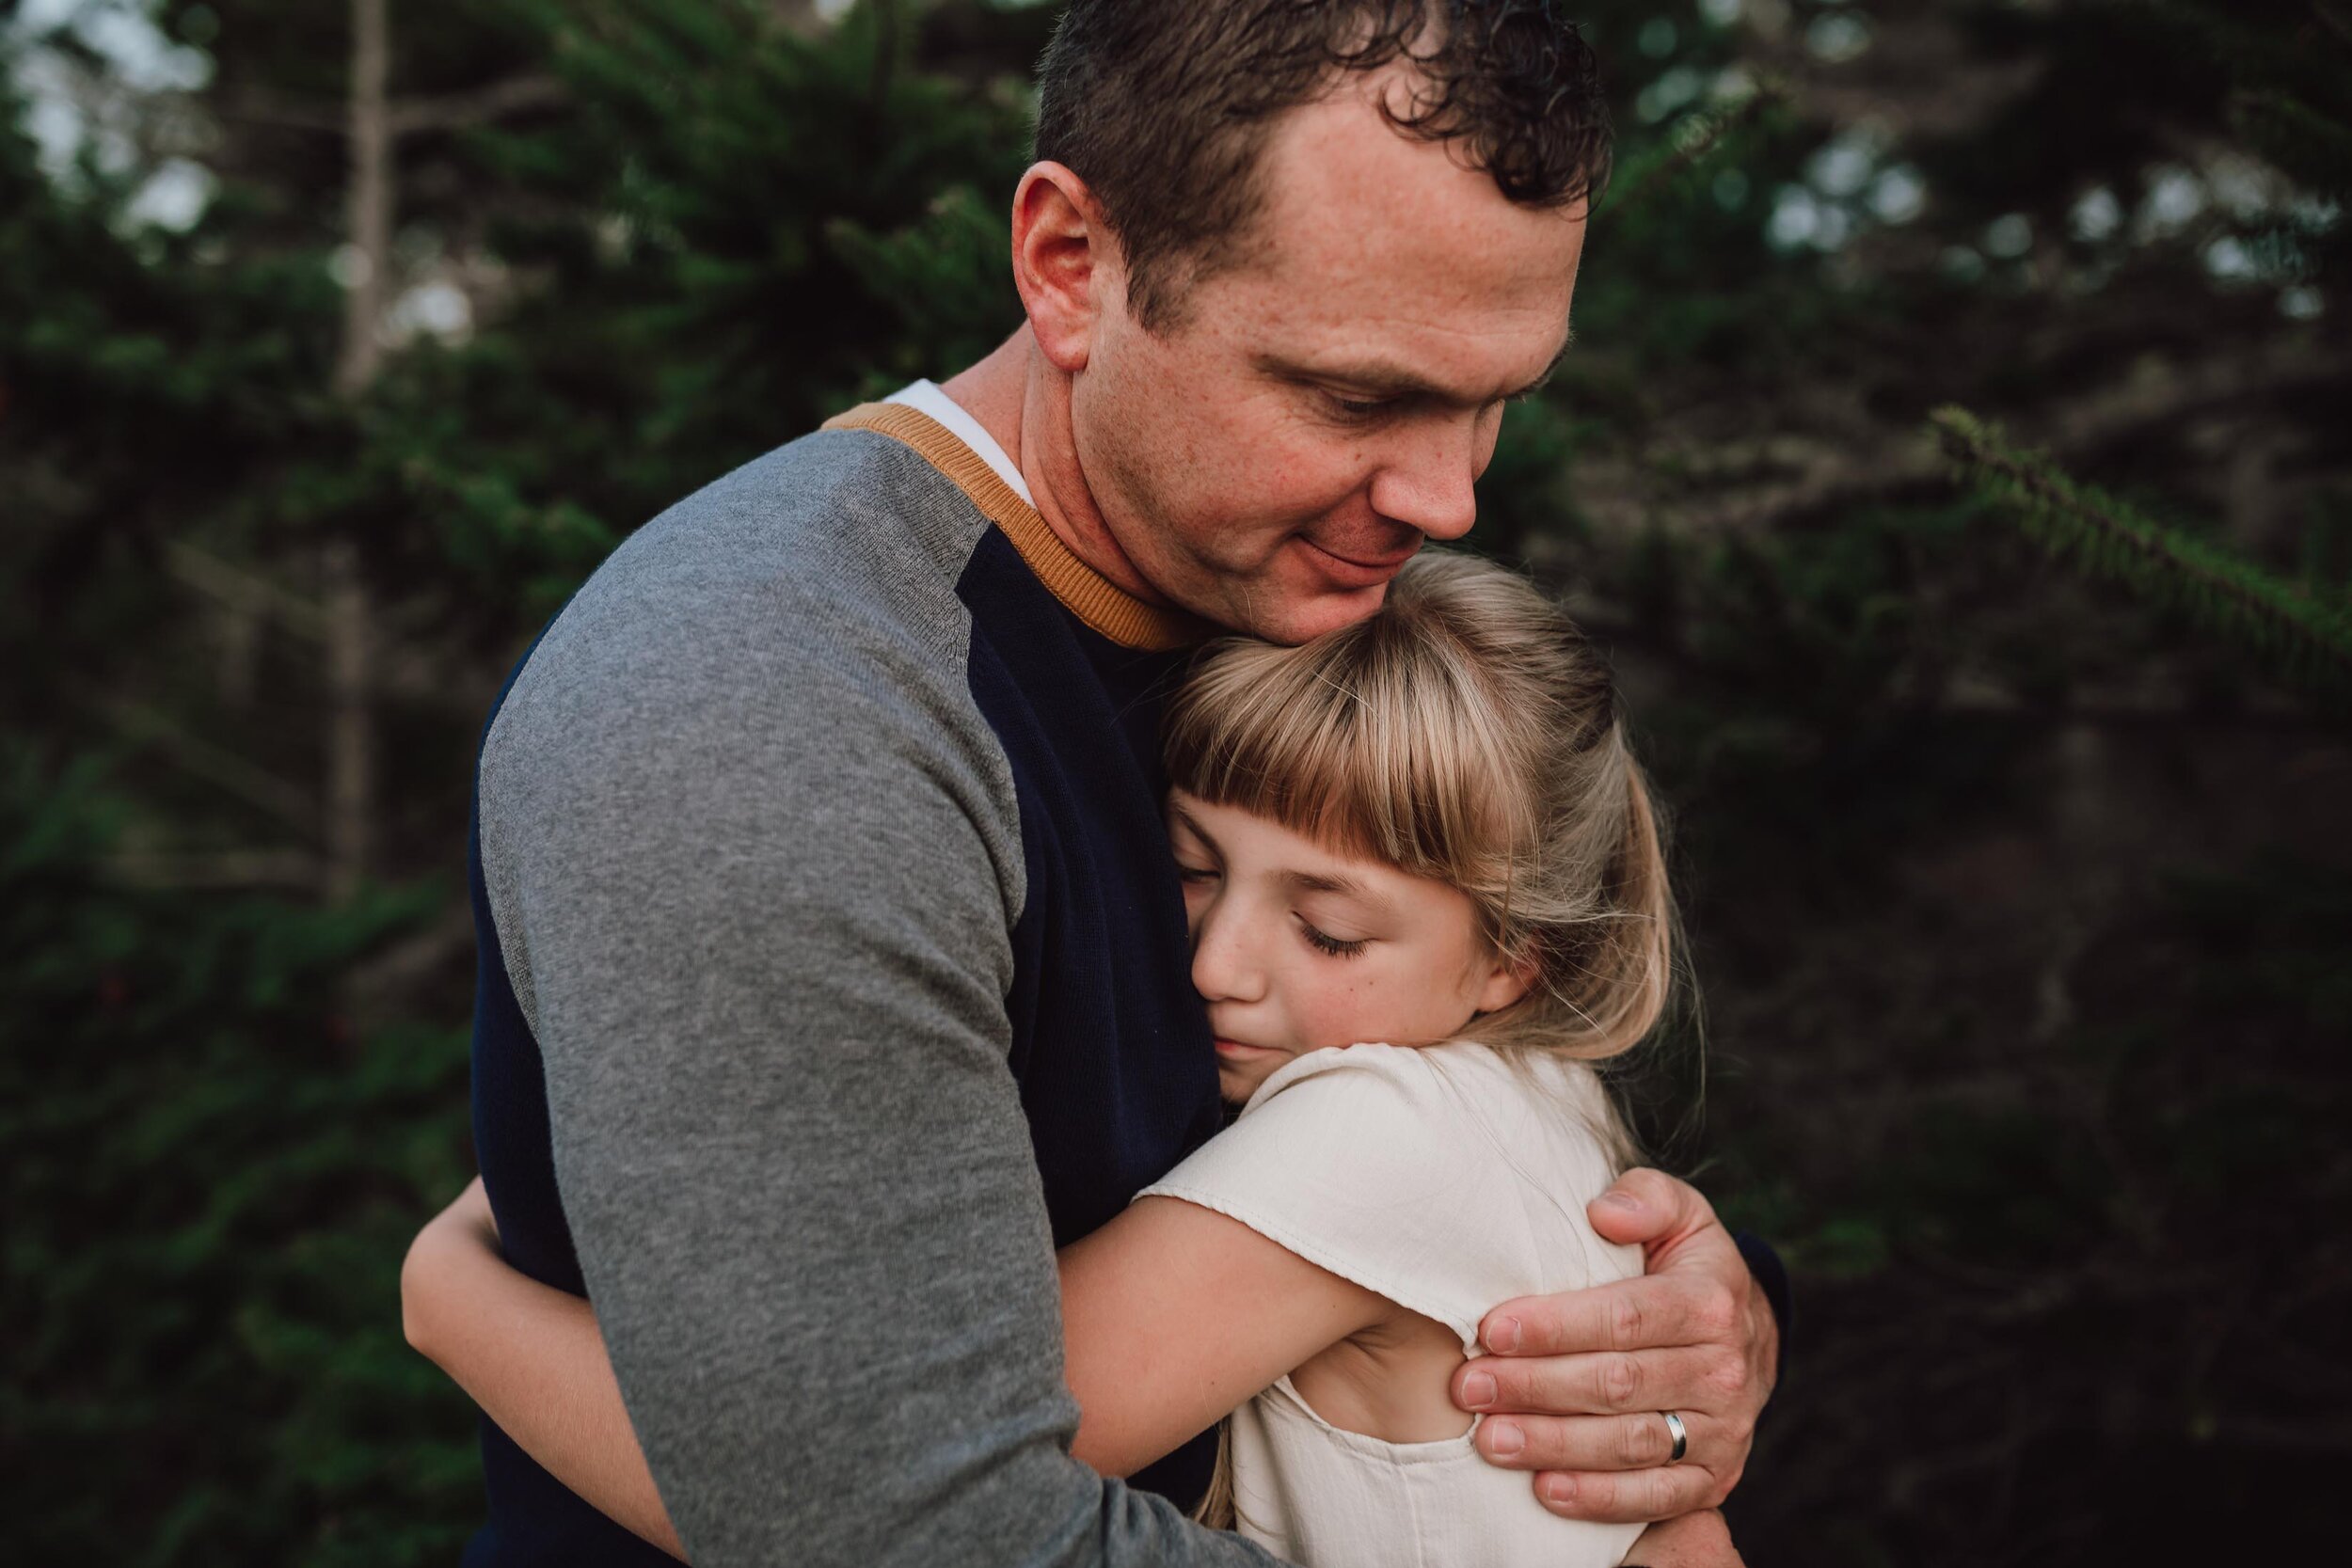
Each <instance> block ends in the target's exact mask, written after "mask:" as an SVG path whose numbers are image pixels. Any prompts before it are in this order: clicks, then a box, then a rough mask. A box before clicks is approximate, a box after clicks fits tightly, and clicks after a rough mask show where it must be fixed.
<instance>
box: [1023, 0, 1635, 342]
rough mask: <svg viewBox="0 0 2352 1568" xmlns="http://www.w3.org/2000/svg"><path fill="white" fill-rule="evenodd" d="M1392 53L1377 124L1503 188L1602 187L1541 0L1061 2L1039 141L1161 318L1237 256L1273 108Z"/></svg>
mask: <svg viewBox="0 0 2352 1568" xmlns="http://www.w3.org/2000/svg"><path fill="white" fill-rule="evenodd" d="M1398 62H1403V63H1405V64H1406V65H1408V66H1409V67H1410V69H1411V71H1412V76H1411V83H1412V86H1411V88H1410V90H1409V92H1408V93H1407V94H1406V95H1405V96H1404V98H1403V99H1402V101H1401V102H1388V103H1384V104H1383V112H1384V113H1386V114H1387V116H1388V119H1389V122H1390V123H1391V125H1392V126H1394V127H1395V128H1396V130H1397V131H1398V132H1399V133H1401V134H1403V135H1409V136H1416V137H1420V138H1422V139H1425V140H1429V141H1450V142H1456V143H1459V144H1460V146H1461V148H1462V150H1463V151H1464V152H1465V154H1466V155H1467V157H1468V159H1469V161H1470V165H1471V166H1473V167H1475V168H1479V169H1483V170H1485V171H1486V173H1488V174H1489V175H1491V176H1492V177H1493V179H1494V182H1495V184H1496V186H1497V187H1498V188H1499V189H1501V190H1502V194H1503V195H1504V196H1506V197H1508V198H1511V199H1512V200H1513V201H1518V202H1523V203H1525V204H1527V205H1529V206H1535V207H1560V206H1565V205H1567V204H1569V203H1571V202H1574V201H1576V200H1577V199H1579V198H1587V197H1592V196H1596V195H1597V194H1598V193H1599V190H1600V188H1601V186H1602V185H1603V184H1604V183H1605V182H1607V180H1608V177H1609V159H1610V129H1609V110H1608V105H1607V103H1605V102H1604V100H1603V98H1602V96H1601V91H1600V83H1599V75H1598V71H1597V66H1596V63H1595V61H1594V58H1593V52H1592V49H1591V48H1590V46H1588V45H1587V44H1586V43H1585V41H1584V40H1583V38H1582V37H1581V35H1580V34H1579V32H1578V30H1577V27H1576V24H1574V23H1572V22H1568V21H1565V20H1564V19H1563V18H1562V17H1561V16H1560V15H1559V14H1558V11H1557V10H1556V9H1555V8H1554V7H1553V5H1552V4H1551V0H1071V3H1070V5H1069V7H1068V8H1067V9H1065V10H1064V11H1063V12H1062V17H1061V21H1060V24H1058V25H1057V27H1056V28H1055V31H1054V39H1053V42H1052V43H1050V44H1049V45H1047V47H1046V50H1045V55H1044V58H1043V59H1042V60H1041V61H1040V62H1039V66H1038V109H1037V145H1036V153H1037V156H1038V157H1039V158H1041V159H1050V160H1052V161H1053V162H1056V163H1059V164H1063V165H1066V166H1069V167H1070V168H1071V169H1072V170H1073V171H1074V172H1075V173H1076V174H1077V175H1078V177H1079V178H1080V179H1082V180H1084V181H1086V182H1087V184H1088V185H1089V187H1090V188H1091V189H1092V191H1093V192H1094V196H1095V199H1096V200H1098V201H1099V202H1101V204H1102V207H1103V212H1104V216H1105V218H1106V219H1107V220H1108V221H1109V224H1110V227H1111V229H1112V230H1113V232H1114V233H1116V234H1117V235H1118V237H1119V242H1120V246H1121V248H1122V249H1123V250H1124V252H1125V254H1126V261H1127V272H1128V308H1129V309H1131V310H1133V311H1134V312H1135V314H1136V318H1137V319H1138V320H1139V321H1140V322H1142V324H1143V325H1145V326H1146V327H1148V328H1151V329H1152V330H1154V331H1159V330H1166V329H1168V328H1171V327H1173V326H1175V325H1179V324H1180V323H1181V320H1182V317H1183V307H1184V295H1185V293H1186V291H1187V290H1188V288H1189V287H1190V286H1191V284H1193V283H1195V282H1197V281H1199V280H1200V278H1202V277H1207V276H1209V275H1210V274H1212V273H1214V272H1216V271H1217V270H1219V269H1220V268H1222V267H1226V266H1230V265H1232V264H1233V263H1234V262H1235V261H1237V260H1238V259H1239V256H1240V253H1241V252H1242V250H1243V247H1244V245H1245V244H1246V241H1247V239H1248V230H1249V228H1250V225H1251V223H1252V222H1253V221H1254V220H1255V218H1256V217H1257V215H1258V209H1259V207H1260V205H1261V201H1262V193H1261V192H1260V190H1259V189H1258V181H1257V178H1256V176H1257V167H1258V162H1259V153H1260V152H1261V150H1263V146H1264V143H1265V138H1266V134H1267V131H1268V129H1269V127H1270V125H1271V123H1272V121H1273V119H1274V118H1275V117H1276V116H1278V115H1279V114H1280V113H1281V112H1282V111H1283V110H1286V109H1291V108H1295V107H1297V106H1299V105H1300V104H1303V103H1311V102H1314V101H1315V100H1317V99H1319V98H1321V97H1323V96H1324V95H1325V94H1326V93H1327V91H1329V90H1330V88H1331V87H1332V86H1333V84H1334V83H1335V82H1336V81H1337V79H1338V78H1339V77H1340V76H1342V75H1343V73H1346V72H1351V71H1376V70H1380V69H1382V68H1384V67H1387V66H1390V65H1391V64H1395V63H1398ZM1392 96H1393V95H1392Z"/></svg>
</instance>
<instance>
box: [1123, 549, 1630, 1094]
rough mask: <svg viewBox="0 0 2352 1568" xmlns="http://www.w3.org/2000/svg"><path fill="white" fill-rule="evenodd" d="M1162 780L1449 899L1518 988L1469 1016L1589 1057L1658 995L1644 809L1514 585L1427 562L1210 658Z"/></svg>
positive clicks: (1620, 740)
mask: <svg viewBox="0 0 2352 1568" xmlns="http://www.w3.org/2000/svg"><path fill="white" fill-rule="evenodd" d="M1164 735H1165V743H1166V747H1167V759H1168V775H1169V781H1170V782H1171V783H1172V784H1175V785H1176V787H1177V788H1179V789H1182V790H1184V791H1185V792H1186V793H1187V794H1190V795H1194V796H1197V797H1199V798H1200V799H1201V800H1207V801H1209V802H1210V803H1211V804H1214V805H1223V806H1234V807H1238V808H1240V809H1241V810H1244V811H1248V812H1250V813H1252V814H1253V815H1256V816H1264V817H1267V818H1269V819H1271V820H1273V821H1276V822H1279V823H1280V824H1281V825H1282V826H1284V827H1286V828H1289V829H1291V830H1292V831H1293V832H1299V833H1304V834H1306V835H1307V836H1308V837H1311V838H1313V839H1315V840H1317V841H1319V842H1321V843H1324V844H1327V845H1329V846H1331V847H1333V848H1335V849H1338V850H1340V851H1342V852H1343V853H1349V854H1355V855H1360V856H1364V857H1367V858H1370V859H1375V860H1379V861H1383V862H1386V863H1389V864H1391V865H1393V866H1395V867H1397V868H1398V869H1400V870H1402V871H1405V872H1406V873H1408V874H1410V875H1412V876H1416V877H1428V878H1431V879H1435V880H1438V881H1441V882H1444V883H1446V884H1448V885H1449V886H1452V887H1455V888H1459V889H1460V890H1461V891H1462V892H1464V893H1466V894H1468V895H1470V900H1471V902H1472V904H1473V905H1475V906H1476V908H1477V911H1478V914H1479V919H1480V921H1481V923H1482V924H1483V925H1484V927H1485V928H1486V936H1487V938H1488V939H1489V940H1490V941H1491V942H1493V943H1494V944H1495V947H1496V949H1497V950H1498V951H1499V952H1500V953H1502V956H1503V957H1504V958H1506V959H1507V960H1509V961H1510V962H1511V963H1512V964H1514V965H1515V966H1518V967H1519V969H1520V972H1521V973H1522V974H1526V975H1527V976H1528V978H1529V981H1530V983H1529V986H1528V990H1527V994H1526V996H1525V997H1524V998H1523V999H1522V1000H1521V1001H1519V1002H1518V1003H1516V1004H1514V1005H1513V1006H1510V1007H1507V1008H1504V1009H1502V1011H1500V1012H1496V1013H1492V1014H1488V1015H1486V1016H1485V1017H1482V1018H1481V1019H1479V1020H1478V1022H1477V1028H1476V1032H1477V1037H1478V1038H1479V1039H1480V1040H1481V1041H1483V1042H1484V1043H1486V1044H1488V1045H1491V1046H1495V1047H1497V1048H1506V1047H1530V1048H1540V1049H1543V1050H1547V1051H1554V1052H1558V1053H1563V1054H1565V1055H1569V1056H1574V1057H1578V1058H1580V1059H1582V1060H1586V1061H1597V1060H1599V1059H1601V1058H1604V1057H1609V1056H1614V1055H1616V1054H1618V1053H1621V1052H1624V1051H1626V1050H1628V1049H1629V1048H1631V1047H1632V1046H1634V1045H1636V1044H1639V1043H1640V1042H1641V1040H1642V1039H1643V1037H1645V1036H1646V1035H1647V1034H1648V1033H1649V1032H1650V1030H1651V1028H1652V1027H1653V1026H1654V1025H1655V1024H1656V1023H1657V1022H1658V1021H1659V1018H1660V1016H1661V1014H1662V1013H1663V1012H1664V1010H1665V1006H1666V1002H1667V998H1668V996H1669V995H1670V993H1671V991H1672V990H1673V976H1674V962H1675V942H1674V926H1675V922H1674V907H1673V902H1672V900H1671V898H1670V897H1669V895H1668V890H1667V884H1666V861H1665V854H1664V848H1663V846H1662V844H1661V833H1660V827H1659V818H1658V812H1657V808H1656V807H1655V806H1654V805H1653V804H1652V803H1651V800H1650V794H1649V785H1648V782H1647V780H1646V779H1645V776H1644V774H1643V772H1642V768H1641V765H1640V764H1638V763H1637V762H1635V761H1634V759H1633V752H1632V751H1631V749H1630V748H1629V746H1628V745H1627V743H1626V736H1625V726H1624V723H1623V722H1622V721H1621V720H1620V719H1619V717H1618V714H1617V705H1616V697H1615V692H1614V689H1613V686H1612V683H1611V680H1610V674H1609V669H1608V666H1607V664H1606V663H1605V662H1604V661H1603V660H1602V659H1601V657H1600V656H1599V654H1598V653H1597V651H1596V650H1595V649H1594V648H1593V646H1592V644H1591V643H1590V642H1588V641H1585V639H1584V636H1583V634H1582V633H1581V632H1579V631H1578V630H1577V629H1576V627H1575V626H1574V625H1573V624H1572V623H1570V621H1569V620H1568V618H1567V616H1566V615H1565V614H1564V613H1563V612H1562V611H1561V610H1560V609H1559V607H1558V606H1556V605H1554V604H1553V603H1552V602H1551V601H1550V600H1549V599H1548V598H1546V597H1545V596H1544V595H1543V594H1541V593H1540V592H1538V591H1537V589H1536V588H1535V586H1534V584H1533V583H1531V582H1529V581H1528V580H1527V579H1526V578H1522V577H1520V576H1518V574H1517V573H1514V572H1511V571H1507V570H1505V569H1504V568H1502V567H1501V566H1497V565H1494V564H1493V563H1491V562H1485V561H1480V560H1478V559H1477V558H1475V557H1472V556H1467V555H1454V554H1449V553H1447V552H1444V551H1439V550H1423V551H1422V553H1421V554H1420V555H1418V556H1416V557H1414V558H1413V559H1412V560H1411V561H1410V562H1407V563H1406V567H1405V569H1404V571H1402V572H1401V573H1399V574H1398V575H1397V578H1396V580H1395V581H1394V582H1392V583H1391V584H1390V586H1389V592H1388V599H1387V602H1386V603H1385V604H1383V605H1382V607H1381V608H1380V610H1378V612H1376V613H1375V614H1374V615H1372V616H1370V617H1369V618H1367V619H1365V620H1362V621H1359V622H1357V623H1355V624H1354V625H1353V626H1343V627H1342V628H1340V629H1339V630H1337V631H1333V632H1328V633H1326V634H1325V635H1324V636H1321V637H1318V638H1316V639H1315V640H1314V641H1311V642H1308V643H1306V644H1304V645H1303V646H1299V647H1279V646H1277V645H1275V644H1272V643H1267V642H1257V641H1248V640H1244V639H1229V640H1226V641H1220V642H1216V643H1212V644H1211V645H1210V646H1209V647H1208V648H1206V649H1204V650H1203V651H1202V653H1201V656H1200V658H1199V659H1198V660H1197V661H1196V662H1195V664H1194V665H1193V667H1192V670H1191V672H1190V673H1188V674H1187V676H1186V677H1185V680H1184V685H1183V686H1182V687H1181V688H1180V689H1179V690H1178V691H1177V693H1176V695H1175V697H1174V699H1173V700H1172V702H1171V703H1170V705H1169V709H1168V720H1167V724H1166V727H1165V731H1164Z"/></svg>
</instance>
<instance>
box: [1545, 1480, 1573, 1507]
mask: <svg viewBox="0 0 2352 1568" xmlns="http://www.w3.org/2000/svg"><path fill="white" fill-rule="evenodd" d="M1544 1500H1545V1501H1546V1502H1548V1503H1549V1504H1551V1506H1552V1507H1554V1508H1565V1507H1567V1506H1568V1505H1569V1504H1571V1503H1573V1502H1575V1501H1576V1482H1575V1481H1572V1480H1570V1479H1569V1478H1568V1477H1566V1476H1547V1477H1545V1478H1544Z"/></svg>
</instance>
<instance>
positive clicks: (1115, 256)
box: [1012, 163, 1125, 374]
mask: <svg viewBox="0 0 2352 1568" xmlns="http://www.w3.org/2000/svg"><path fill="white" fill-rule="evenodd" d="M1012 279H1013V283H1014V284H1015V286H1017V287H1018V288H1019V289H1020V291H1021V304H1022V307H1023V308H1024V309H1026V310H1027V311H1028V313H1029V331H1030V333H1031V335H1032V336H1034V337H1035V338H1036V339H1037V343H1038V347H1039V348H1041V349H1042V350H1043V351H1044V354H1045V357H1046V359H1047V360H1048V361H1049V362H1050V363H1051V364H1052V365H1053V366H1054V368H1055V369H1056V370H1058V371H1061V372H1064V373H1065V374H1075V373H1076V372H1079V371H1082V370H1085V369H1086V367H1087V359H1088V356H1089V355H1090V354H1091V353H1092V352H1093V348H1094V328H1095V324H1096V323H1097V322H1098V321H1100V320H1101V319H1102V317H1103V313H1104V311H1105V310H1117V309H1124V308H1125V304H1124V302H1125V294H1124V292H1123V287H1122V285H1123V284H1124V282H1125V272H1124V267H1123V264H1122V258H1121V256H1120V248H1119V241H1118V239H1117V238H1116V237H1115V236H1113V235H1112V233H1111V231H1110V228H1109V226H1108V225H1107V224H1105V223H1104V221H1103V210H1102V208H1101V207H1100V206H1099V205H1097V204H1096V202H1095V199H1094V193H1093V192H1092V191H1090V190H1089V189H1088V188H1087V182H1085V181H1083V180H1081V179H1079V178H1078V177H1077V175H1075V174H1074V173H1073V172H1072V171H1071V170H1070V169H1069V168H1068V167H1067V166H1063V165H1061V164H1054V163H1040V164H1031V165H1030V166H1029V171H1028V172H1027V173H1026V174H1025V175H1023V176H1022V177H1021V184H1020V186H1019V188H1017V189H1016V190H1015V191H1014V192H1013V194H1012Z"/></svg>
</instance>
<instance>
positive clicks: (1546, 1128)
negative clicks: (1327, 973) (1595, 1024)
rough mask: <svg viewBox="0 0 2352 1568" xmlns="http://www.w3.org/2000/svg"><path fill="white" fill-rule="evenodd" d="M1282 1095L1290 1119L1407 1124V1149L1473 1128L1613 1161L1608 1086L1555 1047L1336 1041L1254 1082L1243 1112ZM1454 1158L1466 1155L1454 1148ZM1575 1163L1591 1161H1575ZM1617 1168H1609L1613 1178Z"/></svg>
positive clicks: (1456, 1136) (1509, 1139)
mask: <svg viewBox="0 0 2352 1568" xmlns="http://www.w3.org/2000/svg"><path fill="white" fill-rule="evenodd" d="M1277 1100H1281V1101H1283V1103H1284V1105H1285V1107H1286V1112H1287V1115H1288V1116H1289V1117H1297V1116H1300V1115H1305V1114H1312V1115H1320V1116H1331V1117H1348V1116H1353V1117H1371V1118H1376V1119H1390V1120H1398V1121H1401V1122H1403V1123H1406V1125H1405V1126H1404V1127H1402V1128H1400V1132H1403V1133H1404V1143H1405V1146H1406V1148H1421V1147H1424V1146H1426V1145H1428V1144H1430V1143H1431V1142H1432V1141H1433V1140H1456V1141H1458V1139H1459V1138H1460V1137H1461V1135H1462V1134H1464V1133H1466V1132H1473V1131H1477V1132H1485V1133H1487V1134H1489V1135H1491V1136H1493V1137H1495V1138H1498V1139H1502V1140H1504V1141H1506V1142H1508V1143H1511V1144H1514V1145H1519V1146H1521V1147H1525V1146H1526V1144H1527V1142H1528V1141H1529V1140H1533V1142H1534V1143H1535V1144H1539V1145H1542V1146H1544V1147H1546V1148H1549V1149H1550V1150H1551V1151H1553V1152H1557V1153H1562V1154H1566V1155H1577V1154H1578V1152H1579V1151H1580V1150H1586V1149H1589V1151H1590V1152H1591V1153H1593V1154H1594V1155H1596V1156H1597V1157H1598V1158H1599V1159H1600V1160H1601V1161H1602V1162H1604V1163H1606V1162H1608V1161H1609V1160H1610V1159H1611V1156H1610V1154H1609V1152H1608V1147H1607V1146H1608V1144H1609V1141H1610V1140H1609V1138H1608V1135H1607V1133H1606V1132H1605V1131H1604V1130H1605V1129H1606V1128H1607V1127H1608V1126H1609V1125H1610V1113H1609V1108H1608V1090H1607V1089H1606V1088H1605V1087H1604V1086H1603V1085H1602V1084H1601V1081H1600V1076H1599V1074H1597V1072H1595V1071H1594V1070H1593V1069H1592V1067H1591V1066H1590V1065H1589V1064H1588V1063H1584V1062H1580V1061H1577V1060H1574V1059H1573V1058H1570V1057H1566V1056H1562V1055H1559V1054H1557V1053H1551V1052H1528V1051H1519V1052H1512V1053H1504V1052H1502V1051H1498V1050H1496V1049H1494V1048H1493V1047H1491V1046H1486V1045H1482V1044H1479V1043H1478V1042H1476V1041H1474V1040H1454V1041H1449V1042H1448V1043H1446V1044H1444V1045H1433V1046H1416V1047H1405V1046H1394V1045H1381V1044H1363V1045H1348V1046H1338V1047H1332V1048H1329V1049H1326V1050H1322V1051H1312V1052H1309V1053H1306V1054H1304V1055H1301V1056H1298V1057H1295V1058H1294V1059H1293V1060H1291V1061H1288V1062H1285V1063H1283V1064H1282V1066H1281V1067H1280V1069H1278V1070H1276V1071H1275V1072H1274V1073H1272V1074H1270V1075H1269V1076H1268V1077H1267V1078H1266V1080H1265V1082H1264V1083H1263V1084H1261V1085H1258V1089H1257V1092H1256V1093H1254V1094H1252V1095H1251V1096H1250V1097H1249V1101H1248V1104H1246V1105H1244V1106H1243V1107H1242V1110H1241V1116H1242V1117H1243V1118H1247V1117H1250V1116H1251V1115H1253V1114H1256V1113H1259V1112H1262V1111H1263V1110H1265V1109H1266V1108H1267V1107H1269V1106H1270V1105H1272V1104H1273V1103H1274V1102H1275V1101H1277ZM1310 1108H1311V1109H1310ZM1459 1158H1460V1150H1459V1148H1458V1147H1456V1148H1454V1159H1455V1160H1458V1159H1459ZM1574 1163H1575V1164H1577V1165H1579V1166H1580V1167H1581V1166H1582V1165H1583V1164H1586V1163H1587V1162H1586V1161H1585V1160H1584V1159H1582V1158H1581V1157H1578V1158H1576V1159H1575V1160H1574ZM1615 1174H1616V1173H1615V1172H1614V1170H1612V1171H1611V1172H1610V1173H1609V1175H1610V1179H1611V1180H1613V1179H1614V1177H1615ZM1606 1184H1607V1183H1606V1181H1604V1182H1603V1185H1604V1186H1605V1185H1606Z"/></svg>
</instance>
